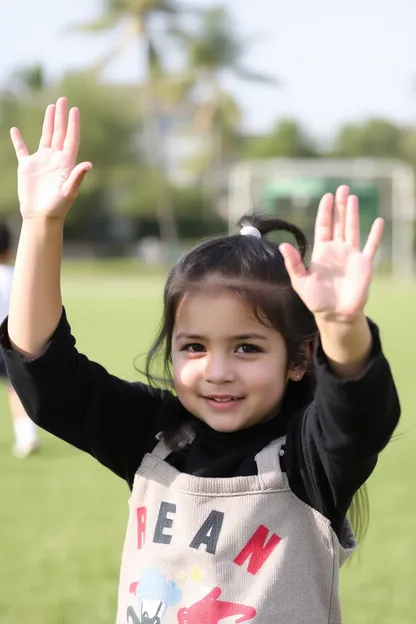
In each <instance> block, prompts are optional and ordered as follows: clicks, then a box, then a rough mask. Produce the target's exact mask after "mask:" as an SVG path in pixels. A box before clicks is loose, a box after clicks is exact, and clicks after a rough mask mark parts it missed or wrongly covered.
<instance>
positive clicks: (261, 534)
mask: <svg viewBox="0 0 416 624" xmlns="http://www.w3.org/2000/svg"><path fill="white" fill-rule="evenodd" d="M268 535H269V529H268V528H267V527H265V526H263V525H261V526H259V528H258V529H257V531H256V532H255V533H254V535H253V536H252V537H251V538H250V539H249V541H248V542H247V544H246V545H245V546H244V548H243V549H242V551H241V552H240V553H239V554H238V555H237V557H236V558H235V559H234V563H236V564H237V565H239V566H242V565H243V563H244V562H245V561H246V560H247V559H248V558H250V559H249V562H248V566H247V571H248V572H250V574H257V572H258V571H259V570H260V568H261V567H262V565H263V564H264V562H265V561H266V559H267V558H268V557H269V556H270V555H271V554H272V552H273V551H274V549H275V548H276V546H277V545H278V544H279V542H281V538H280V537H279V536H278V535H277V534H276V533H272V536H271V538H270V539H269V541H268V542H267V543H266V540H267V537H268Z"/></svg>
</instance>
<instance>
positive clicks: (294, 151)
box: [245, 119, 319, 158]
mask: <svg viewBox="0 0 416 624" xmlns="http://www.w3.org/2000/svg"><path fill="white" fill-rule="evenodd" d="M245 156H246V157H247V158H278V157H286V158H312V157H316V156H319V153H318V150H317V148H316V147H315V146H314V144H313V141H312V140H311V139H310V138H309V137H308V136H307V135H306V134H305V132H304V131H303V129H302V128H301V126H300V125H299V123H298V122H297V121H296V120H294V119H282V120H281V121H280V122H279V123H278V124H277V125H276V126H275V128H274V129H273V130H272V132H271V134H270V135H266V136H264V137H260V138H254V139H251V140H249V141H247V144H246V146H245Z"/></svg>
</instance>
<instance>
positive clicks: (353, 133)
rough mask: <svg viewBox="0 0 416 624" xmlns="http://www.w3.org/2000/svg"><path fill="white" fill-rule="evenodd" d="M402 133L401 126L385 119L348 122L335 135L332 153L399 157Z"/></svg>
mask: <svg viewBox="0 0 416 624" xmlns="http://www.w3.org/2000/svg"><path fill="white" fill-rule="evenodd" d="M404 135H405V133H404V130H403V128H401V127H400V126H397V125H396V124H394V123H393V122H391V121H389V120H387V119H377V118H376V119H370V120H368V121H366V122H364V123H362V124H348V125H346V126H344V127H343V128H342V129H341V131H340V132H339V134H338V136H337V137H336V139H335V142H334V148H333V152H332V154H333V155H334V156H341V157H347V158H356V157H360V156H372V157H374V158H400V157H401V156H402V150H403V140H404Z"/></svg>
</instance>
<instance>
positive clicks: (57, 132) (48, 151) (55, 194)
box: [10, 98, 92, 221]
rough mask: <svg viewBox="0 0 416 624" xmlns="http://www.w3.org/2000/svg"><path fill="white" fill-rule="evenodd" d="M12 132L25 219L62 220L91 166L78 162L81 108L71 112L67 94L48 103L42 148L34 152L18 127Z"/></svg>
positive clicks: (22, 212)
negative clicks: (54, 102) (31, 151)
mask: <svg viewBox="0 0 416 624" xmlns="http://www.w3.org/2000/svg"><path fill="white" fill-rule="evenodd" d="M10 136H11V139H12V142H13V146H14V149H15V152H16V156H17V160H18V162H19V166H18V196H19V202H20V211H21V214H22V217H23V219H32V218H52V219H61V220H62V221H63V220H64V218H65V216H66V214H67V212H68V210H69V208H70V207H71V204H72V203H73V201H74V200H75V198H76V196H77V193H78V190H79V188H80V186H81V183H82V181H83V179H84V176H85V173H86V172H87V171H88V169H91V167H92V164H91V163H89V162H83V163H81V164H79V165H76V158H77V154H78V149H79V141H80V129H79V110H78V109H77V108H71V110H70V111H69V116H68V103H67V100H66V98H59V100H58V101H57V103H56V105H55V104H52V105H50V106H48V107H47V109H46V112H45V118H44V122H43V129H42V136H41V139H40V143H39V149H38V151H37V152H35V153H34V154H31V155H30V154H29V151H28V149H27V147H26V145H25V143H24V141H23V139H22V136H21V134H20V132H19V130H18V129H17V128H12V129H11V131H10Z"/></svg>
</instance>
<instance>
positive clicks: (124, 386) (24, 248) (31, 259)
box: [0, 98, 173, 483]
mask: <svg viewBox="0 0 416 624" xmlns="http://www.w3.org/2000/svg"><path fill="white" fill-rule="evenodd" d="M11 136H12V140H13V145H14V147H15V151H16V155H17V158H18V161H19V168H18V193H19V201H20V210H21V214H22V220H23V223H22V230H21V235H20V240H19V245H18V252H17V257H16V263H15V274H14V280H13V287H12V295H11V301H10V313H9V318H8V321H6V322H5V323H4V324H3V326H2V328H1V332H0V333H1V336H0V340H1V347H2V350H3V353H4V357H5V362H6V366H7V370H8V374H9V378H10V380H11V383H12V385H13V386H14V388H15V389H16V391H17V394H18V396H19V398H20V399H21V401H22V403H23V405H24V407H25V409H26V411H27V413H28V415H29V416H30V418H32V420H34V421H35V422H36V423H37V424H38V425H39V426H40V427H42V428H44V429H46V430H47V431H49V432H51V433H52V434H54V435H56V436H58V437H59V438H62V439H63V440H65V441H67V442H69V443H70V444H72V445H74V446H76V447H77V448H80V449H82V450H83V451H85V452H88V453H90V454H91V455H93V456H94V457H96V458H97V459H98V460H99V461H100V462H102V463H103V464H104V465H106V466H108V467H109V468H110V469H111V470H112V471H114V472H115V473H116V474H118V475H120V476H122V477H123V478H125V479H127V481H128V482H129V483H131V481H132V478H133V475H134V472H135V471H136V469H137V467H138V465H139V464H140V461H141V458H142V456H143V454H144V452H145V451H146V448H147V446H148V444H151V443H152V440H153V438H154V434H155V433H156V432H157V431H159V430H160V429H159V426H158V420H159V416H160V414H161V412H162V411H163V407H164V405H165V404H166V402H168V403H169V402H170V400H171V399H173V398H172V397H171V395H169V394H168V393H163V392H161V391H157V390H155V391H153V390H152V389H151V388H149V387H148V386H145V385H144V384H140V383H136V384H132V383H128V382H126V381H123V380H121V379H118V378H117V377H114V376H112V375H110V374H109V373H108V372H107V371H106V370H105V369H104V368H103V367H102V366H100V365H99V364H96V363H95V362H91V361H90V360H88V358H86V357H85V356H84V355H82V354H80V353H78V351H77V349H76V347H75V339H74V338H73V336H72V335H71V331H70V327H69V325H68V323H67V321H66V318H65V315H64V314H63V312H62V301H61V286H60V268H61V255H62V238H63V226H64V220H65V216H66V214H67V212H68V210H69V208H70V206H71V204H72V202H73V201H74V199H75V197H76V195H77V192H78V189H79V187H80V185H81V182H82V179H83V176H84V174H85V172H86V171H87V170H88V169H89V168H90V167H91V164H90V163H82V164H80V165H77V166H76V157H77V152H78V147H79V112H78V110H77V109H72V110H71V111H70V112H69V117H68V115H67V102H66V100H65V99H64V98H61V99H60V100H58V102H57V104H56V106H55V105H53V106H49V107H48V108H47V110H46V113H45V120H44V124H43V130H42V136H41V140H40V145H39V149H38V151H37V152H36V153H34V154H32V155H29V152H28V150H27V148H26V146H25V144H24V142H23V139H22V137H21V135H20V133H19V131H18V130H17V129H16V128H14V129H12V131H11Z"/></svg>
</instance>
